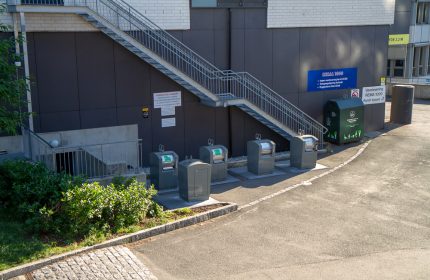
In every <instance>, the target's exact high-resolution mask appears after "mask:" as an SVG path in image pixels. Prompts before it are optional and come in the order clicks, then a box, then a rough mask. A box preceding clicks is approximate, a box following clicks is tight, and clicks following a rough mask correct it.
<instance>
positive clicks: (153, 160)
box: [149, 151, 178, 190]
mask: <svg viewBox="0 0 430 280" xmlns="http://www.w3.org/2000/svg"><path fill="white" fill-rule="evenodd" d="M149 160H150V170H151V175H150V178H151V183H152V184H154V185H155V188H156V189H157V190H168V189H174V188H176V187H177V184H178V155H177V154H176V153H175V152H172V151H166V152H156V153H151V155H150V159H149Z"/></svg>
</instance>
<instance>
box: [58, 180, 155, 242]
mask: <svg viewBox="0 0 430 280" xmlns="http://www.w3.org/2000/svg"><path fill="white" fill-rule="evenodd" d="M127 184H128V185H126V184H119V185H118V184H117V185H115V184H113V183H112V184H110V185H108V186H106V187H104V186H101V185H100V184H99V183H97V182H95V183H84V184H83V185H82V186H79V187H75V188H73V189H70V190H69V191H67V192H66V193H65V194H64V198H63V199H62V202H63V211H64V215H65V216H66V217H68V218H69V219H70V230H71V232H72V233H73V234H76V235H86V234H88V233H89V232H90V231H92V230H94V229H95V230H99V231H102V232H116V231H118V230H119V229H121V228H123V227H128V226H131V225H134V224H137V223H140V222H142V221H143V220H144V219H145V218H146V217H148V216H150V217H153V216H159V215H161V212H160V211H158V210H160V209H161V208H160V207H159V206H158V205H157V204H155V203H154V202H153V201H152V197H153V196H154V195H155V194H156V191H155V189H154V188H153V187H151V188H149V189H146V188H145V185H144V184H143V183H139V182H137V181H136V180H135V179H133V180H132V181H129V182H127ZM154 208H156V209H157V211H154ZM161 211H162V210H161Z"/></svg>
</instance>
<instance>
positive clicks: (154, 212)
mask: <svg viewBox="0 0 430 280" xmlns="http://www.w3.org/2000/svg"><path fill="white" fill-rule="evenodd" d="M155 194H156V190H155V189H154V188H153V187H151V188H149V189H146V188H145V185H144V184H143V183H139V182H137V181H136V179H127V180H126V179H124V178H116V179H114V180H113V183H111V184H110V185H108V186H101V185H100V184H99V183H97V182H94V183H83V182H82V180H81V179H80V178H73V177H71V176H69V175H67V174H57V173H53V172H51V171H50V170H48V169H47V168H46V167H45V166H44V165H42V164H39V163H36V164H33V163H30V162H26V161H10V162H6V163H3V164H1V165H0V206H1V205H3V206H4V209H8V211H9V212H10V213H13V217H14V218H15V219H17V221H21V222H24V223H25V224H26V226H27V229H28V230H29V231H30V232H32V233H46V234H55V235H57V236H61V237H62V238H66V239H69V238H76V237H83V236H88V235H92V236H97V235H99V233H101V234H105V233H106V234H109V233H115V232H117V231H118V230H120V229H121V228H123V227H127V226H131V225H134V224H138V223H140V222H142V221H143V220H144V219H145V218H146V217H161V216H162V215H163V209H162V208H161V207H160V206H159V205H158V204H156V203H155V202H154V201H153V200H152V198H153V196H154V195H155Z"/></svg>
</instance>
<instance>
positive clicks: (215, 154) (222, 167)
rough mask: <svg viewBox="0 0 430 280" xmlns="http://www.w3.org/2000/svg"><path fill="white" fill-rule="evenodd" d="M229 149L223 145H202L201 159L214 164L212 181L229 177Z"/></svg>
mask: <svg viewBox="0 0 430 280" xmlns="http://www.w3.org/2000/svg"><path fill="white" fill-rule="evenodd" d="M227 159H228V150H227V148H226V147H224V146H221V145H213V146H203V147H200V160H201V161H203V162H206V163H209V164H210V165H211V166H212V172H211V177H212V182H218V181H224V180H226V179H227Z"/></svg>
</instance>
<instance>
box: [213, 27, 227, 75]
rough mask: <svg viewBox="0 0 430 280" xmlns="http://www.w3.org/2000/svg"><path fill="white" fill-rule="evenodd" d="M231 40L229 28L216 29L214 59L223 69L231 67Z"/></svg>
mask: <svg viewBox="0 0 430 280" xmlns="http://www.w3.org/2000/svg"><path fill="white" fill-rule="evenodd" d="M229 40H230V38H229V34H228V31H227V30H223V29H218V30H214V60H215V65H216V66H217V67H218V68H219V69H221V70H228V69H230V66H229V65H230V61H229V49H230V41H229Z"/></svg>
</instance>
